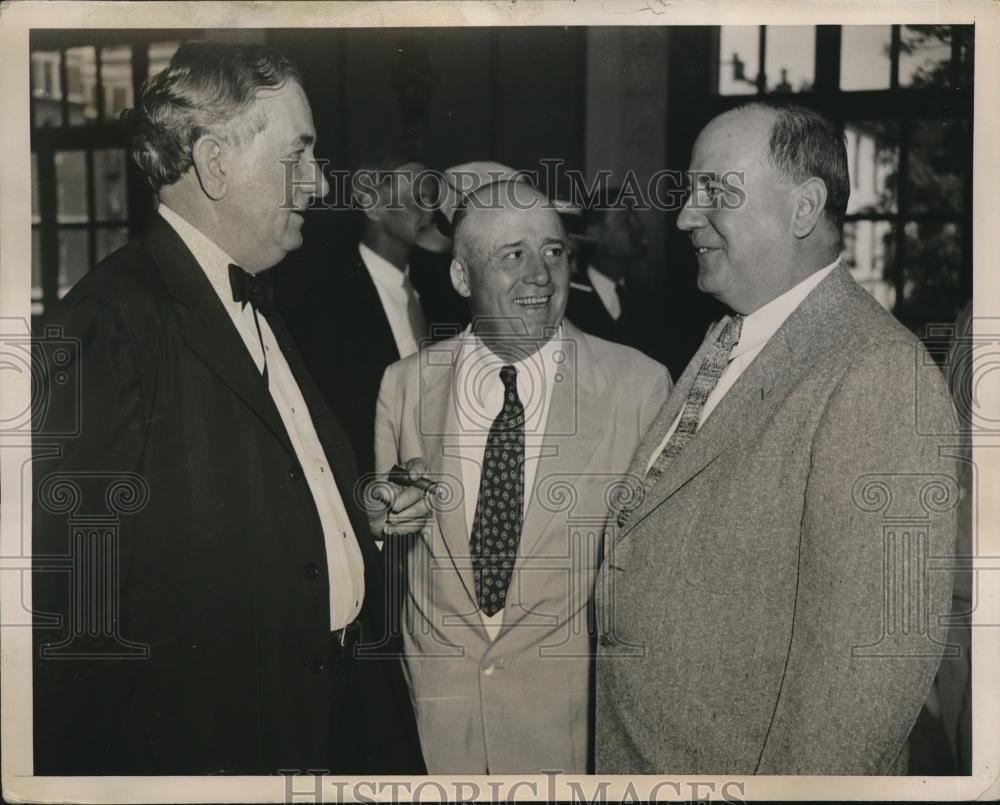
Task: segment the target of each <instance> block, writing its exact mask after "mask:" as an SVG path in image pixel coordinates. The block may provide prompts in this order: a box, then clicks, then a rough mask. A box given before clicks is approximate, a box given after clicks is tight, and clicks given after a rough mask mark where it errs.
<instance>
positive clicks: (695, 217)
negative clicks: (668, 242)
mask: <svg viewBox="0 0 1000 805" xmlns="http://www.w3.org/2000/svg"><path fill="white" fill-rule="evenodd" d="M693 198H694V193H691V194H690V195H689V196H688V197H687V201H685V202H684V206H683V207H682V208H681V214H680V215H678V216H677V228H678V229H680V230H682V231H684V232H690V231H691V230H692V229H699V228H701V227H703V226H704V225H705V216H704V215H702V214H701V212H699V211H698V210H697V209H695V208H694V207H693V206H692V204H691V200H692V199H693Z"/></svg>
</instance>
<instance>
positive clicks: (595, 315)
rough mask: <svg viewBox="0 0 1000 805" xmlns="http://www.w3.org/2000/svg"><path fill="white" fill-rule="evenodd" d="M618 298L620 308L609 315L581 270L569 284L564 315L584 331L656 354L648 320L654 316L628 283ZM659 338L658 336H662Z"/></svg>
mask: <svg viewBox="0 0 1000 805" xmlns="http://www.w3.org/2000/svg"><path fill="white" fill-rule="evenodd" d="M619 298H620V300H621V304H622V312H621V315H620V316H619V317H618V318H617V319H613V318H612V317H611V314H610V313H609V312H608V309H607V308H606V307H605V306H604V302H602V301H601V297H600V296H598V295H597V291H595V290H594V286H593V284H592V283H591V281H590V275H589V274H588V273H587V272H586V271H584V272H583V273H582V274H581V275H580V276H579V277H578V278H576V279H574V280H573V283H572V284H571V285H570V289H569V300H568V301H567V303H566V318H567V319H569V320H570V321H571V322H573V324H575V325H576V326H577V327H579V328H580V329H581V330H583V331H584V332H585V333H590V334H591V335H596V336H597V337H598V338H603V339H605V340H606V341H614V342H615V343H616V344H624V345H625V346H628V347H633V348H635V349H638V350H640V351H641V352H644V353H646V354H647V355H648V356H650V357H654V358H656V357H657V355H656V354H655V353H656V352H657V351H658V350H657V347H658V346H660V345H658V344H657V343H656V341H657V336H654V335H653V333H652V329H651V324H652V321H653V319H654V318H658V317H657V316H655V314H654V312H653V311H652V309H651V306H650V305H649V304H644V302H643V300H642V299H641V298H639V295H638V294H637V293H635V292H634V291H633V289H631V288H630V287H629V286H628V285H626V286H625V287H624V288H623V289H622V291H621V293H620V297H619ZM659 338H660V339H662V336H659ZM659 351H662V349H661V350H659Z"/></svg>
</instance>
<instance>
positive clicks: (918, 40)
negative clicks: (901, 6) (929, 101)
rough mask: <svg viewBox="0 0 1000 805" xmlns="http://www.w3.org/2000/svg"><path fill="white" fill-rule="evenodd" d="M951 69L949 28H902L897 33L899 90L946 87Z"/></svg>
mask: <svg viewBox="0 0 1000 805" xmlns="http://www.w3.org/2000/svg"><path fill="white" fill-rule="evenodd" d="M950 69H951V26H949V25H904V26H903V27H902V29H901V30H900V48H899V86H901V87H945V86H948V83H949V82H948V77H949V76H948V73H949V70H950Z"/></svg>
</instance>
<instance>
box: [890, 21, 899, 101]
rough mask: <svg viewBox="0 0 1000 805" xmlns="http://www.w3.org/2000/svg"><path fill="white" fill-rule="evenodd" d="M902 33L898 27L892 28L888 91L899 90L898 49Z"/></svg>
mask: <svg viewBox="0 0 1000 805" xmlns="http://www.w3.org/2000/svg"><path fill="white" fill-rule="evenodd" d="M901 42H902V33H901V30H900V27H899V26H898V25H893V26H892V40H891V42H890V44H889V89H899V48H900V44H901Z"/></svg>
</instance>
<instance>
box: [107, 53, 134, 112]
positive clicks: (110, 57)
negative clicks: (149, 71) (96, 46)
mask: <svg viewBox="0 0 1000 805" xmlns="http://www.w3.org/2000/svg"><path fill="white" fill-rule="evenodd" d="M101 83H102V84H103V85H104V119H105V120H112V121H114V120H118V116H119V115H120V114H121V113H122V110H123V109H128V108H130V107H131V106H132V48H131V47H129V46H128V45H117V46H116V47H107V48H101Z"/></svg>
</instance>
